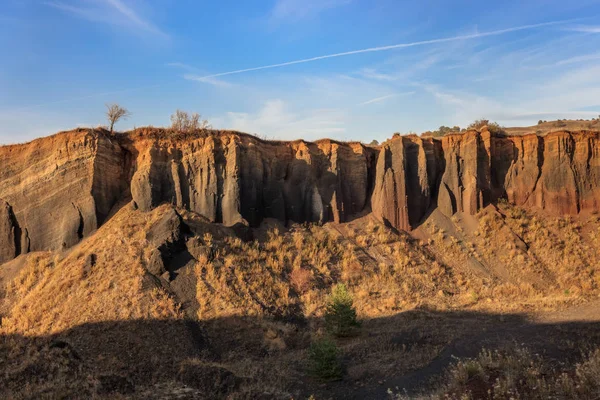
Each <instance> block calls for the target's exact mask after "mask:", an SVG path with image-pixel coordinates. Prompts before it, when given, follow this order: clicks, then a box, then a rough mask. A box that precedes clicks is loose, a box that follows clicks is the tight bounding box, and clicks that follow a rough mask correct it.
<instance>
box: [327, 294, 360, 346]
mask: <svg viewBox="0 0 600 400" xmlns="http://www.w3.org/2000/svg"><path fill="white" fill-rule="evenodd" d="M325 326H326V327H327V331H328V332H329V333H331V334H332V335H335V336H337V337H346V336H351V335H352V334H353V333H355V331H356V329H357V328H358V327H359V326H360V324H359V322H358V321H357V320H356V309H355V308H354V307H353V300H352V296H351V295H350V293H348V289H347V288H346V285H344V284H343V283H340V284H337V285H336V286H334V287H333V289H332V291H331V296H330V297H329V303H328V304H327V310H326V311H325Z"/></svg>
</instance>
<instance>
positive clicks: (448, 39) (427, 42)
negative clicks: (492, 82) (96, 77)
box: [202, 20, 570, 78]
mask: <svg viewBox="0 0 600 400" xmlns="http://www.w3.org/2000/svg"><path fill="white" fill-rule="evenodd" d="M568 22H570V21H568V20H564V21H552V22H544V23H541V24H531V25H521V26H514V27H511V28H506V29H499V30H495V31H488V32H475V33H471V34H466V35H458V36H450V37H444V38H437V39H430V40H420V41H416V42H409V43H399V44H393V45H389V46H379V47H369V48H366V49H360V50H352V51H345V52H342V53H333V54H327V55H323V56H317V57H311V58H304V59H301V60H294V61H287V62H282V63H277V64H270V65H263V66H260V67H252V68H244V69H237V70H233V71H226V72H219V73H215V74H211V75H206V76H204V77H202V78H216V77H220V76H225V75H234V74H241V73H245V72H251V71H260V70H265V69H272V68H281V67H287V66H290V65H296V64H304V63H309V62H314V61H320V60H325V59H329V58H337V57H346V56H351V55H356V54H364V53H375V52H381V51H389V50H395V49H404V48H410V47H419V46H428V45H433V44H442V43H451V42H457V41H464V40H470V39H478V38H485V37H491V36H500V35H504V34H507V33H512V32H519V31H525V30H532V29H539V28H544V27H548V26H553V25H561V24H566V23H568ZM435 62H437V60H436V59H435V58H432V59H431V60H425V61H423V66H422V67H424V68H426V67H427V65H430V64H431V63H435Z"/></svg>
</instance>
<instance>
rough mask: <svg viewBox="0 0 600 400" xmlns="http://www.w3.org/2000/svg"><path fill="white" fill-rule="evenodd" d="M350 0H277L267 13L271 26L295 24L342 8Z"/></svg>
mask: <svg viewBox="0 0 600 400" xmlns="http://www.w3.org/2000/svg"><path fill="white" fill-rule="evenodd" d="M351 1H352V0H277V1H276V2H275V5H274V6H273V8H272V9H271V11H270V13H269V22H270V24H271V25H280V24H282V23H284V22H290V21H291V22H296V21H299V20H302V19H305V18H309V17H314V16H316V15H318V14H320V13H322V12H323V11H326V10H329V9H332V8H336V7H340V6H344V5H347V4H349V3H351Z"/></svg>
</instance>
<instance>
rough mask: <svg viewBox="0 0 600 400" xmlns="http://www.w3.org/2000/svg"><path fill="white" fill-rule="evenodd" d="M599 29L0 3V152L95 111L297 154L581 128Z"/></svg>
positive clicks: (232, 5)
mask: <svg viewBox="0 0 600 400" xmlns="http://www.w3.org/2000/svg"><path fill="white" fill-rule="evenodd" d="M599 21H600V0H577V1H570V2H567V1H564V0H561V1H554V0H546V1H542V0H503V1H499V2H482V1H459V0H456V1H450V0H424V1H419V2H416V1H400V0H369V1H362V0H264V1H252V0H245V1H240V0H236V1H229V0H223V1H218V2H217V1H204V0H147V1H142V0H77V1H75V0H47V1H45V0H1V1H0V54H2V60H1V61H0V143H15V142H24V141H27V140H30V139H32V138H35V137H39V136H46V135H48V134H51V133H54V132H56V131H59V130H64V129H70V128H73V127H76V126H96V125H98V124H102V123H104V120H103V118H104V116H103V112H104V109H105V106H104V105H105V103H107V102H117V103H119V104H122V105H123V106H125V107H127V108H128V109H129V110H130V111H131V112H132V114H133V115H132V117H131V118H130V119H129V120H127V121H124V122H121V123H119V124H118V126H117V128H118V129H123V130H124V129H129V128H132V127H134V126H145V125H154V126H164V125H168V124H169V116H170V114H171V113H172V112H173V111H175V109H177V108H180V109H184V110H189V111H191V112H199V113H201V114H202V115H203V117H205V118H207V119H209V121H210V122H211V123H212V124H213V126H215V127H217V128H231V129H237V130H242V131H246V132H251V133H258V134H260V135H261V136H266V137H268V138H278V139H295V138H300V137H302V138H305V139H308V140H313V139H318V138H322V137H331V138H336V139H344V140H363V141H371V140H372V139H377V140H380V141H381V140H384V139H386V138H388V137H390V136H391V135H392V133H393V132H397V131H398V132H402V133H407V132H411V131H413V132H422V131H425V130H432V129H435V128H437V127H439V126H440V125H442V124H444V125H450V126H453V125H460V126H465V125H466V124H468V123H469V122H470V121H472V120H474V119H477V118H481V117H486V118H489V119H492V120H497V121H498V122H500V123H501V124H504V125H510V126H519V125H521V126H522V125H531V124H535V123H536V122H537V121H538V120H539V119H554V118H558V117H560V118H586V119H587V118H592V117H596V116H597V115H598V114H600V22H599ZM296 61H298V62H296ZM282 64H283V65H282ZM263 67H265V68H263ZM248 69H250V70H248Z"/></svg>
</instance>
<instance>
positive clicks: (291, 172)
mask: <svg viewBox="0 0 600 400" xmlns="http://www.w3.org/2000/svg"><path fill="white" fill-rule="evenodd" d="M132 146H133V152H135V153H137V154H138V156H137V164H136V172H135V173H134V175H133V178H132V182H131V193H132V197H133V200H134V201H135V202H136V204H137V205H138V206H139V207H140V208H141V209H143V210H148V209H151V208H153V207H155V206H157V205H158V204H160V203H162V202H171V203H173V204H175V205H177V206H178V207H182V208H186V209H189V210H191V211H194V212H196V213H198V214H201V215H203V216H204V217H206V218H208V219H209V220H210V221H213V222H222V223H224V224H226V225H234V224H236V223H244V221H245V222H247V223H248V224H250V225H251V226H256V225H258V224H260V222H261V221H262V220H263V219H264V218H276V219H279V220H282V221H288V220H290V221H296V222H305V221H309V222H326V221H344V220H346V219H347V218H348V216H350V215H353V214H355V213H357V212H359V211H361V210H363V209H364V208H365V206H366V205H367V203H368V194H369V170H370V166H371V164H372V163H373V162H374V160H375V155H376V154H375V151H374V150H372V149H370V148H367V147H365V146H363V145H361V144H358V143H356V144H341V143H336V142H332V141H328V140H325V141H320V142H317V143H306V142H303V141H298V142H266V141H261V140H258V139H256V138H253V137H250V136H248V135H243V134H223V135H217V136H208V137H198V138H194V139H191V140H186V141H180V140H173V139H169V138H164V139H151V138H149V139H141V140H137V141H134V142H133V143H132Z"/></svg>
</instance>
